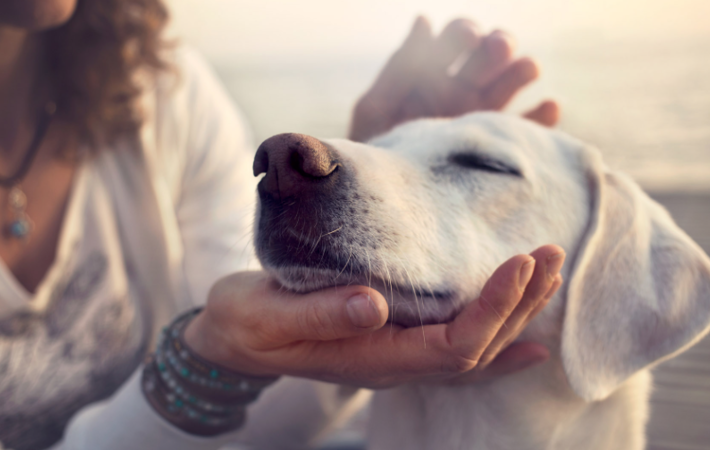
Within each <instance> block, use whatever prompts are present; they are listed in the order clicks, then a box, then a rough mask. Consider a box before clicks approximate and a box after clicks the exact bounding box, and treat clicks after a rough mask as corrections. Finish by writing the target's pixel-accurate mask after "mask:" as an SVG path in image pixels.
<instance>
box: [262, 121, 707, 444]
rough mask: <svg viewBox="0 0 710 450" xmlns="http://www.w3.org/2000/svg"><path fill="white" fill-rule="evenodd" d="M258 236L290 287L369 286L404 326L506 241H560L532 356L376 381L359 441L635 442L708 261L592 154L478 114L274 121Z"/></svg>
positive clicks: (449, 310)
mask: <svg viewBox="0 0 710 450" xmlns="http://www.w3.org/2000/svg"><path fill="white" fill-rule="evenodd" d="M254 167H255V172H257V173H260V172H266V176H265V177H264V178H263V179H262V181H261V183H260V185H259V193H260V208H259V211H258V216H257V221H258V223H257V224H258V226H257V236H256V245H257V252H258V255H259V258H260V260H261V261H262V264H263V265H264V267H265V268H267V269H268V270H270V271H271V272H272V273H273V274H275V276H276V277H278V279H279V280H280V281H281V283H283V285H284V286H286V287H288V288H290V289H294V290H297V291H310V290H315V289H318V288H322V287H326V286H333V285H342V284H349V283H351V284H352V283H358V284H366V285H367V284H369V285H371V286H373V287H375V288H377V289H378V290H379V291H380V292H381V293H383V294H384V295H385V297H386V298H387V299H388V301H389V302H390V303H391V310H390V319H391V320H392V321H393V322H395V323H399V324H402V325H405V326H418V325H420V324H421V323H433V322H440V321H443V320H447V319H449V318H451V317H452V316H453V315H454V314H455V313H456V312H458V311H460V309H461V308H462V306H463V305H464V304H465V302H467V301H470V300H471V299H475V298H476V297H477V296H478V294H479V292H480V290H481V289H482V287H483V285H484V283H485V281H486V280H487V278H488V277H489V276H490V274H491V273H492V272H493V270H494V269H495V268H496V267H497V266H498V265H499V264H501V263H502V262H503V261H504V260H506V259H507V258H509V257H510V256H512V255H514V254H519V253H527V252H530V251H531V250H533V249H534V248H536V247H538V246H540V245H543V244H547V243H555V244H558V245H560V246H562V247H563V248H564V249H565V250H566V252H567V254H568V263H567V264H566V268H565V269H563V272H562V275H563V276H564V279H565V280H566V283H565V287H563V288H562V289H561V290H560V291H559V292H558V294H557V295H556V296H555V297H554V298H553V299H552V300H551V302H550V304H549V305H548V306H547V307H546V308H545V309H544V310H543V311H542V312H541V313H540V314H539V316H538V317H537V318H536V319H535V320H534V321H533V322H532V323H531V324H530V325H529V326H528V327H527V329H526V330H525V331H524V333H523V334H522V335H521V336H520V338H519V339H521V340H526V341H536V342H540V343H542V344H544V345H546V346H547V347H548V348H549V349H550V350H551V353H552V355H553V356H552V359H551V360H550V361H549V362H547V363H545V364H543V365H541V366H538V367H536V368H533V369H530V370H526V371H523V372H520V373H517V374H514V375H510V376H507V377H503V378H500V379H497V380H495V381H492V382H487V383H482V384H472V385H468V386H457V387H449V386H432V385H426V386H424V385H421V386H419V385H407V386H403V387H398V388H394V389H390V390H386V391H381V392H378V393H377V394H376V395H375V399H374V403H373V406H372V412H371V430H370V436H369V438H370V439H369V442H370V448H371V449H373V450H381V449H382V450H384V449H387V450H394V449H407V450H416V449H422V450H431V449H443V450H454V449H475V450H484V449H486V450H493V449H505V450H509V449H516V450H522V449H547V450H551V449H559V450H569V449H575V450H581V449H590V450H591V449H594V450H599V449H609V450H611V449H618V450H636V449H642V448H643V447H644V425H645V422H646V419H647V417H648V396H649V389H650V381H651V379H650V374H649V371H648V369H649V367H651V366H652V365H654V364H656V363H658V362H660V361H662V360H665V359H667V358H670V357H672V356H674V355H676V354H677V353H679V352H681V351H682V350H684V349H686V348H688V347H689V346H690V345H692V344H693V343H695V342H696V341H697V340H699V339H700V338H701V337H702V335H703V334H704V333H705V332H707V331H708V327H709V325H710V260H709V259H708V257H707V256H706V255H705V254H704V253H703V251H702V250H701V249H700V248H699V247H698V246H697V245H696V244H695V243H693V242H692V241H691V240H690V239H689V238H688V236H687V235H686V234H685V233H683V232H682V231H681V230H680V229H679V228H678V227H677V226H676V225H675V224H674V223H673V221H672V220H671V218H670V216H669V215H668V214H667V212H666V211H665V210H664V209H663V208H662V207H660V206H659V205H658V204H656V203H655V202H653V201H652V200H651V199H650V198H649V197H647V196H646V195H645V194H644V193H643V192H642V191H641V190H640V189H639V188H638V187H637V186H636V185H635V184H634V183H633V182H632V181H630V180H629V179H628V178H627V177H625V176H623V175H621V174H619V173H615V172H612V171H609V170H608V169H607V168H606V167H605V166H604V165H603V163H602V161H601V159H600V155H599V153H598V152H597V151H596V150H594V149H592V148H590V147H588V146H586V145H584V144H582V143H581V142H579V141H577V140H575V139H572V138H570V137H568V136H566V135H564V134H562V133H560V132H556V131H551V130H548V129H544V128H542V127H539V126H537V125H535V124H533V123H531V122H529V121H526V120H522V119H518V118H515V117H512V116H507V115H502V114H494V113H486V114H472V115H468V116H465V117H462V118H459V119H455V120H421V121H417V122H413V123H409V124H406V125H404V126H401V127H399V128H397V129H395V130H394V131H392V132H390V133H389V134H387V135H385V136H382V137H379V138H377V139H375V140H374V141H372V142H370V143H369V144H367V145H363V144H357V143H353V142H349V141H345V140H329V141H325V142H324V143H323V142H320V141H317V140H315V139H313V138H307V137H305V136H302V135H279V136H276V137H274V138H272V139H270V140H268V141H266V142H265V143H264V144H262V147H261V148H260V151H259V152H258V154H257V157H256V160H255V166H254Z"/></svg>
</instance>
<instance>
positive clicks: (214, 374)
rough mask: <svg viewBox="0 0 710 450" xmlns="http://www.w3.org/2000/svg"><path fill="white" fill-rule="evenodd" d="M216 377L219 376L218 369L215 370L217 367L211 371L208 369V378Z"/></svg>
mask: <svg viewBox="0 0 710 450" xmlns="http://www.w3.org/2000/svg"><path fill="white" fill-rule="evenodd" d="M217 377H219V371H217V369H212V371H210V378H217Z"/></svg>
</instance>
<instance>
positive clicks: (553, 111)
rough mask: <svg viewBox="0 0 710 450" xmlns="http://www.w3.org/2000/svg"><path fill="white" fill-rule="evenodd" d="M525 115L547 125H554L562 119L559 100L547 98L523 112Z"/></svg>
mask: <svg viewBox="0 0 710 450" xmlns="http://www.w3.org/2000/svg"><path fill="white" fill-rule="evenodd" d="M523 117H525V118H527V119H530V120H532V121H533V122H537V123H539V124H540V125H542V126H545V127H554V126H555V125H557V122H559V120H560V106H559V105H558V104H557V102H554V101H551V100H547V101H544V102H542V103H540V104H539V105H538V106H537V107H536V108H535V109H532V110H530V111H528V112H526V113H525V114H523Z"/></svg>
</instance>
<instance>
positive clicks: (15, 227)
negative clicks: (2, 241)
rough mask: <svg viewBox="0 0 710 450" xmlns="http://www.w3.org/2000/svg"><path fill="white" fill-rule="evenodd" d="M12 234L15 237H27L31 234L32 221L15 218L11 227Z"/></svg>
mask: <svg viewBox="0 0 710 450" xmlns="http://www.w3.org/2000/svg"><path fill="white" fill-rule="evenodd" d="M9 231H10V235H11V236H12V237H15V238H19V239H22V238H25V237H27V235H28V234H30V222H29V221H28V220H26V219H17V220H14V221H13V222H12V223H11V224H10V227H9Z"/></svg>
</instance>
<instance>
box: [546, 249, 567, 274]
mask: <svg viewBox="0 0 710 450" xmlns="http://www.w3.org/2000/svg"><path fill="white" fill-rule="evenodd" d="M564 262H565V253H564V252H560V253H557V254H555V255H552V256H548V257H547V276H548V277H550V278H555V277H556V276H557V274H558V273H560V269H562V264H564Z"/></svg>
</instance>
